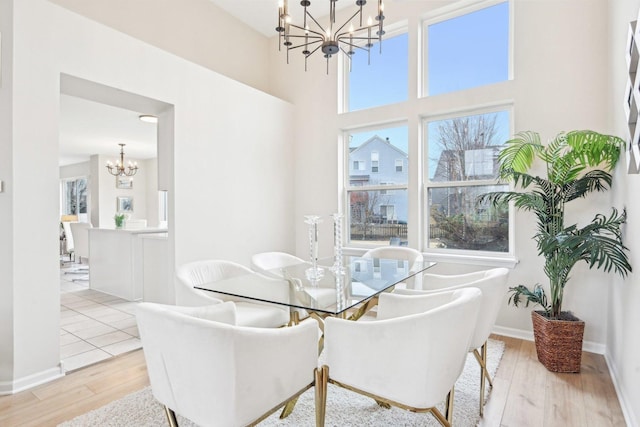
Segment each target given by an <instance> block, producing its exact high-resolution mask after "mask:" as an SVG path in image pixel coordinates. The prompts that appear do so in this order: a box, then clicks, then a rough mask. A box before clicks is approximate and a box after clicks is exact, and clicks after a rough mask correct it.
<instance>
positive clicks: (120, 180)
mask: <svg viewBox="0 0 640 427" xmlns="http://www.w3.org/2000/svg"><path fill="white" fill-rule="evenodd" d="M116 188H124V189H125V190H130V189H132V188H133V178H131V177H130V176H116Z"/></svg>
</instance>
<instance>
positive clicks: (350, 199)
mask: <svg viewBox="0 0 640 427" xmlns="http://www.w3.org/2000/svg"><path fill="white" fill-rule="evenodd" d="M407 139H408V129H407V127H406V126H399V127H392V128H380V129H374V130H370V131H362V132H351V133H349V134H348V138H346V140H348V141H350V143H349V146H348V147H345V150H346V151H347V152H348V155H349V164H350V165H355V163H356V162H361V161H362V160H361V159H370V160H371V162H372V172H376V173H375V175H374V174H370V173H368V172H367V171H360V170H356V169H355V168H352V169H351V171H350V174H349V178H348V182H346V183H345V188H346V199H347V200H346V205H347V206H348V212H349V214H348V227H349V233H348V235H349V242H348V243H352V244H376V245H380V244H389V242H390V240H391V239H392V238H401V239H402V240H406V239H407V217H408V200H409V198H408V192H407V183H408V174H407V171H406V169H404V171H403V173H402V174H398V173H397V172H396V170H395V163H396V159H397V158H398V157H399V156H401V158H403V159H405V160H403V162H405V161H406V159H407ZM374 162H375V165H376V166H375V168H376V169H375V170H374V169H373V168H374V166H373V164H374ZM398 175H400V176H398Z"/></svg>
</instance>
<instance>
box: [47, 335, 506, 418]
mask: <svg viewBox="0 0 640 427" xmlns="http://www.w3.org/2000/svg"><path fill="white" fill-rule="evenodd" d="M503 353H504V343H503V342H502V341H496V340H489V345H488V351H487V359H488V367H489V372H490V373H491V376H492V377H493V375H494V374H495V372H496V371H497V369H498V365H499V363H500V359H501V358H502V354H503ZM479 390H480V366H479V365H478V362H477V361H476V360H475V358H474V356H473V354H471V353H470V354H469V355H468V356H467V362H466V365H465V367H464V371H463V373H462V375H460V378H458V381H457V382H456V388H455V395H454V396H455V400H454V414H453V425H455V426H456V427H467V426H475V425H476V424H478V420H479V419H480V418H479V415H478V411H479V408H478V404H479V396H478V395H479ZM486 395H487V396H488V395H489V387H488V384H487V391H486ZM438 407H439V409H440V410H443V408H444V403H442V404H440V405H438ZM279 415H280V411H277V412H276V413H274V414H272V415H271V416H270V417H269V418H267V419H266V420H264V421H263V422H262V423H260V424H259V425H260V426H291V427H294V426H295V427H304V426H309V427H312V426H314V425H315V406H314V390H313V388H311V389H310V390H307V391H306V392H305V393H304V394H302V396H300V398H299V399H298V403H297V404H296V407H295V410H294V411H293V413H292V414H291V415H290V416H289V417H288V418H287V419H285V420H281V419H280V418H279ZM178 422H179V424H180V426H181V427H196V425H195V424H194V423H192V422H190V421H189V420H187V419H185V418H182V417H180V416H179V415H178ZM325 424H326V425H327V426H335V427H351V426H359V427H360V426H405V427H409V426H421V427H422V426H439V425H440V424H439V423H438V422H437V421H436V420H435V418H434V417H433V416H432V415H430V414H415V413H412V412H409V411H403V410H401V409H398V408H391V409H384V408H381V407H379V406H378V405H377V404H376V403H375V402H374V401H373V400H372V399H369V398H367V397H364V396H361V395H359V394H356V393H353V392H350V391H347V390H344V389H342V388H340V387H336V386H333V385H332V384H329V390H328V392H327V413H326V420H325ZM88 426H100V427H125V426H126V427H157V426H168V423H167V420H166V417H165V415H164V410H163V409H162V405H160V404H159V403H158V402H157V401H156V400H155V399H154V398H153V395H152V394H151V389H150V388H149V387H147V388H145V389H143V390H140V391H138V392H136V393H132V394H130V395H128V396H125V397H123V398H122V399H120V400H116V401H114V402H111V403H109V404H108V405H106V406H103V407H102V408H99V409H96V410H94V411H91V412H89V413H87V414H84V415H80V416H79V417H76V418H74V419H73V420H71V421H67V422H65V423H62V424H60V425H59V427H88Z"/></svg>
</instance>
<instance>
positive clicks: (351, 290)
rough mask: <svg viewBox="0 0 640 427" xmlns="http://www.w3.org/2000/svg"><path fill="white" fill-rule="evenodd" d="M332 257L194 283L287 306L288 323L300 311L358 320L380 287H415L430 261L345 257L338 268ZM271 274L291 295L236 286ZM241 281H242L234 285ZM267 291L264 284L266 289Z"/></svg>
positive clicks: (265, 281) (262, 281)
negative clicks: (262, 272) (285, 295)
mask: <svg viewBox="0 0 640 427" xmlns="http://www.w3.org/2000/svg"><path fill="white" fill-rule="evenodd" d="M335 264H336V263H335V260H334V258H325V259H319V260H318V262H317V266H318V267H317V268H318V269H317V270H313V267H312V265H311V263H306V262H305V263H300V264H295V265H290V266H286V267H280V268H275V269H272V270H268V271H267V272H266V274H250V275H249V274H248V275H247V276H236V277H233V278H229V279H224V280H220V281H216V282H212V283H205V284H203V285H201V286H198V287H196V289H200V290H203V291H209V292H213V293H217V294H221V295H226V296H229V297H235V298H242V299H245V300H249V301H257V302H263V303H271V304H277V305H283V306H288V307H290V309H291V310H290V312H291V323H292V324H295V323H297V322H298V321H299V318H300V314H301V313H305V312H306V313H308V314H309V315H311V316H312V317H314V318H316V319H318V320H322V319H324V318H325V317H328V316H333V317H342V318H349V319H352V320H357V319H358V318H360V317H361V316H362V315H364V314H365V313H366V312H367V311H369V310H370V309H371V308H372V307H374V306H375V305H376V303H377V299H378V298H377V297H378V295H379V294H380V293H382V292H389V291H391V290H392V289H393V288H394V287H395V286H397V285H398V284H399V283H406V284H407V286H408V287H413V285H412V283H413V280H414V278H415V276H417V275H420V274H422V273H423V272H424V271H425V270H427V269H429V268H430V267H432V266H433V265H435V263H434V262H429V261H417V262H409V261H407V260H400V259H387V258H366V257H359V256H349V255H347V256H344V257H343V258H342V263H341V267H342V268H341V269H340V270H339V271H341V273H340V272H337V271H336V270H337V269H336V268H335ZM274 279H280V280H282V279H284V280H286V281H288V283H289V298H287V299H283V298H282V296H281V295H280V296H277V297H271V296H270V294H269V292H268V291H266V292H258V293H256V292H252V294H251V295H248V294H247V293H245V292H243V291H242V290H240V289H245V290H246V289H247V286H246V284H247V281H250V282H251V288H253V289H256V288H255V287H257V286H269V285H270V284H271V282H272V281H273V280H274ZM239 283H243V284H244V285H245V286H237V284H239ZM265 290H266V289H265Z"/></svg>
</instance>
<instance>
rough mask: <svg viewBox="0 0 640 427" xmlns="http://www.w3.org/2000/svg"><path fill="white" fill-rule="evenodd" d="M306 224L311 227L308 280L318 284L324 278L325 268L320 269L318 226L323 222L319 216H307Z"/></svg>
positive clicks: (306, 272) (306, 273)
mask: <svg viewBox="0 0 640 427" xmlns="http://www.w3.org/2000/svg"><path fill="white" fill-rule="evenodd" d="M304 218H305V221H304V222H305V224H308V225H309V258H310V260H311V267H309V268H307V269H306V270H305V275H306V276H307V279H308V280H310V281H311V283H313V284H317V282H318V280H320V279H321V278H322V277H323V276H324V268H322V267H318V224H319V223H321V222H322V220H321V219H320V217H319V216H317V215H305V217H304Z"/></svg>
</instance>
